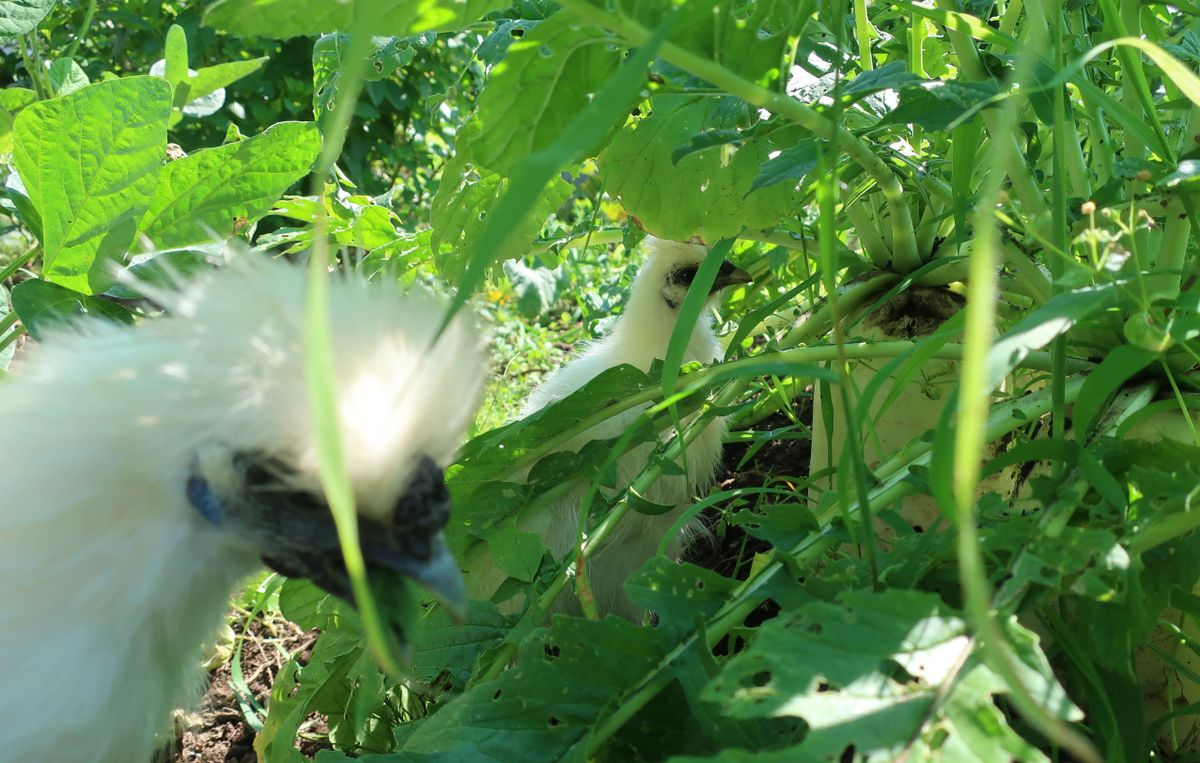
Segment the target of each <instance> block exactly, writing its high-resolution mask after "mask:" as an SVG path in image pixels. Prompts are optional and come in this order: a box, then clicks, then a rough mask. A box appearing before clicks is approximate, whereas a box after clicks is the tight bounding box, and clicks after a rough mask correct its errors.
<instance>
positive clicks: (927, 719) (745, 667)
mask: <svg viewBox="0 0 1200 763" xmlns="http://www.w3.org/2000/svg"><path fill="white" fill-rule="evenodd" d="M1022 643H1023V644H1024V642H1022ZM1028 646H1030V648H1032V649H1033V652H1034V656H1030V655H1026V654H1024V653H1022V654H1021V655H1020V657H1021V660H1020V665H1021V668H1020V669H1019V672H1021V673H1022V675H1023V677H1025V676H1026V674H1027V673H1030V672H1037V673H1038V680H1037V681H1036V682H1035V685H1034V686H1031V691H1034V692H1035V694H1037V695H1038V696H1039V697H1040V698H1042V699H1047V698H1049V701H1050V702H1051V703H1061V702H1063V701H1065V696H1064V695H1063V693H1062V691H1061V689H1060V688H1059V687H1058V686H1057V684H1056V683H1055V682H1054V679H1053V674H1052V673H1050V668H1049V664H1048V663H1046V662H1045V659H1044V657H1041V656H1040V652H1038V651H1037V648H1036V644H1033V645H1028ZM1022 648H1023V649H1024V646H1023V647H1022ZM974 649H975V645H974V643H973V641H972V639H971V638H970V634H969V631H968V629H967V626H966V623H965V622H964V621H963V619H962V617H961V616H960V615H959V614H958V613H957V612H955V611H954V610H952V609H950V608H949V607H947V606H946V605H945V604H944V603H943V602H942V601H941V600H940V599H939V598H938V597H937V596H934V595H932V594H928V593H924V592H917V591H902V590H889V591H886V592H882V593H875V592H869V591H853V592H850V593H847V594H844V595H843V597H842V600H841V603H840V604H837V605H835V604H831V603H828V602H821V601H818V602H813V603H811V604H807V605H804V606H802V607H801V608H800V609H799V610H798V611H797V612H795V613H792V614H788V615H784V616H782V617H780V618H777V619H775V620H772V621H770V622H769V623H767V624H766V625H765V626H763V627H762V628H761V629H760V630H759V633H758V635H757V637H756V638H755V639H754V641H753V643H752V645H751V646H750V648H749V649H748V650H746V651H745V652H743V653H742V654H739V655H738V656H737V657H734V658H733V659H732V660H730V661H729V663H728V664H727V665H726V667H725V669H724V670H723V671H722V672H721V674H720V675H719V676H717V678H716V679H715V680H713V682H712V683H710V684H709V686H708V687H707V688H706V690H705V696H706V697H707V699H708V700H709V701H712V702H717V703H719V704H720V705H721V706H722V707H723V708H724V709H725V711H726V712H728V713H730V714H733V715H734V716H736V717H763V716H780V715H783V716H795V717H799V718H803V719H804V720H805V721H806V722H807V723H808V726H809V731H808V735H807V736H806V737H805V739H804V742H803V743H802V744H801V745H799V747H798V750H799V751H801V752H803V753H805V754H808V755H814V756H820V757H819V759H822V760H827V759H836V758H837V756H838V755H839V754H840V753H841V751H842V750H844V749H845V748H846V747H847V746H849V745H853V746H854V749H855V752H856V754H857V755H859V756H862V758H863V759H880V760H884V759H887V760H890V759H894V758H895V757H896V756H898V755H902V754H907V755H912V754H914V753H917V755H916V758H917V759H922V760H925V759H937V758H939V757H940V758H944V759H946V760H956V761H959V760H961V761H964V762H966V761H987V762H988V763H992V762H993V761H994V762H995V763H1002V762H1003V763H1007V762H1008V761H1012V760H1020V761H1039V762H1040V761H1044V760H1045V758H1044V757H1043V756H1042V755H1041V754H1040V753H1039V752H1038V751H1037V749H1036V748H1034V747H1033V746H1032V745H1031V744H1029V743H1028V742H1026V741H1025V740H1023V739H1021V737H1020V736H1018V735H1017V734H1016V733H1015V732H1014V731H1012V730H1011V729H1010V728H1008V726H1007V724H1006V722H1005V719H1004V716H1003V715H1002V714H1001V713H1000V712H999V711H998V710H997V708H996V706H995V704H994V699H993V698H994V697H995V696H996V695H999V694H1003V693H1004V692H1005V691H1006V687H1005V685H1004V683H1003V682H1002V681H1001V680H1000V679H999V678H998V677H997V676H996V675H995V674H994V673H992V672H991V671H990V670H989V669H988V668H987V667H986V666H985V665H983V664H982V662H980V661H979V660H978V659H977V658H976V657H975V656H974ZM1029 660H1032V662H1033V664H1032V665H1030V664H1029V662H1028V661H1029ZM896 667H899V668H902V669H903V671H902V672H897V671H896ZM1043 673H1044V675H1043ZM1027 685H1028V684H1027ZM1038 692H1041V693H1040V694H1039V693H1038ZM1062 712H1066V713H1067V714H1068V715H1069V716H1070V717H1076V715H1075V713H1076V712H1077V711H1075V710H1074V708H1073V707H1071V706H1070V703H1069V702H1067V704H1066V708H1065V709H1064V710H1062ZM980 728H987V729H988V733H987V734H986V735H984V736H985V738H983V739H981V738H980V734H979V730H980Z"/></svg>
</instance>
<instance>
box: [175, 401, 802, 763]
mask: <svg viewBox="0 0 1200 763" xmlns="http://www.w3.org/2000/svg"><path fill="white" fill-rule="evenodd" d="M793 413H794V415H795V416H796V417H797V418H798V419H799V420H800V422H801V423H803V424H804V425H805V426H809V425H811V423H812V406H811V399H810V398H809V397H808V396H802V397H800V398H798V399H797V400H796V402H795V403H794V404H793ZM792 423H793V422H792V420H791V419H790V418H789V417H788V416H786V415H784V414H782V413H777V414H773V415H772V416H770V417H768V418H766V419H764V420H763V421H761V422H759V423H758V424H756V425H755V426H754V427H753V430H754V431H757V432H769V431H773V430H776V429H781V428H784V427H788V426H789V425H791V424H792ZM748 448H749V446H748V445H742V444H737V445H728V446H726V448H725V455H724V459H723V469H722V474H721V476H720V477H718V484H717V489H719V490H728V489H730V488H734V487H760V486H762V485H763V484H764V483H765V482H766V481H767V480H768V479H769V478H770V477H771V476H772V475H790V476H794V477H803V476H804V475H805V474H806V473H807V471H808V457H809V450H810V442H809V440H808V439H802V440H790V439H777V440H772V441H770V442H768V443H767V444H766V445H764V446H763V447H761V448H760V449H759V450H758V451H757V452H756V453H755V454H754V456H753V457H752V458H751V460H750V461H749V462H747V463H746V464H745V465H742V466H740V468H739V464H740V463H741V461H742V458H743V457H744V456H745V455H746V452H747V450H748ZM707 519H708V521H709V522H710V523H716V522H718V521H719V511H717V510H712V511H710V512H709V513H708V515H707ZM767 548H768V545H767V544H766V543H765V542H764V541H760V540H757V539H755V538H751V537H747V536H746V535H745V533H743V532H742V531H741V529H740V528H737V527H727V528H724V529H723V530H722V532H721V534H720V536H719V537H718V539H717V542H715V543H712V542H705V543H703V544H695V545H693V547H692V548H690V549H688V552H687V554H686V558H687V560H688V561H690V562H692V563H693V564H698V565H700V566H703V567H707V568H709V569H712V570H715V571H717V572H719V573H721V574H723V575H727V576H735V577H738V578H744V577H745V576H746V574H747V573H748V572H749V567H750V564H749V563H750V560H751V559H753V557H754V554H755V552H757V551H763V550H766V549H767ZM774 615H775V611H774V607H773V605H772V604H771V603H770V602H768V603H767V604H764V605H763V608H762V609H761V611H759V612H756V613H755V615H754V616H752V617H751V619H752V620H755V621H760V622H761V621H762V620H766V619H768V618H770V617H773V616H774ZM271 629H274V631H275V632H271ZM249 630H250V632H249V634H248V635H247V637H246V640H245V641H244V643H243V645H242V674H243V675H244V676H245V678H246V683H247V685H248V686H249V687H250V689H251V691H252V692H253V693H254V696H255V698H256V699H257V700H258V702H259V703H260V704H261V705H262V706H264V707H265V706H266V705H267V704H268V700H269V698H270V693H271V684H272V683H273V682H274V680H275V675H276V674H277V673H278V672H279V670H280V668H282V667H283V664H284V658H283V655H282V653H281V651H280V649H279V647H282V648H283V649H284V650H286V651H288V652H290V653H295V654H299V655H300V659H301V661H303V660H307V659H308V656H309V652H310V651H311V649H312V645H313V643H314V642H315V640H316V635H317V634H316V631H310V632H305V631H301V630H300V629H299V628H297V627H295V626H294V625H291V624H290V623H287V622H285V621H283V620H278V619H277V620H275V621H272V622H271V623H270V625H269V626H268V625H266V624H264V623H263V622H261V621H259V620H254V621H252V622H251V624H250V628H249ZM211 679H212V680H211V683H210V685H209V688H208V691H207V692H206V693H205V695H204V699H203V700H202V701H201V704H200V706H199V707H198V708H197V709H196V710H195V711H193V712H192V713H190V714H188V715H187V716H185V718H184V719H183V720H184V724H182V725H186V728H185V730H183V731H182V733H181V735H180V737H179V740H178V743H177V748H176V750H175V752H174V753H173V754H171V755H169V756H166V757H164V758H162V761H163V763H255V760H256V758H255V754H254V730H253V729H252V728H251V727H250V726H249V725H247V723H246V721H245V719H244V717H243V716H242V711H241V709H240V708H239V705H238V699H237V694H236V693H235V691H234V689H233V686H232V683H231V681H230V665H229V662H228V661H226V662H225V663H223V664H222V665H221V666H220V667H219V668H217V670H216V671H214V672H213V673H212V675H211ZM318 749H321V745H320V744H315V743H311V742H306V743H305V745H304V746H303V747H302V748H301V750H302V752H304V753H305V754H306V755H308V756H310V757H311V756H312V755H315V754H316V751H317V750H318Z"/></svg>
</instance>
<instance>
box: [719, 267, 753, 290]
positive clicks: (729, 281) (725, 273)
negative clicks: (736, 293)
mask: <svg viewBox="0 0 1200 763" xmlns="http://www.w3.org/2000/svg"><path fill="white" fill-rule="evenodd" d="M753 280H754V279H753V278H751V277H750V274H749V273H747V272H746V271H744V270H742V269H741V268H739V267H738V266H737V265H734V264H733V263H732V262H730V261H729V260H725V261H724V262H722V263H721V269H720V270H718V271H717V277H716V279H715V280H714V281H713V285H712V290H711V292H710V293H712V294H716V293H717V292H719V291H720V290H721V289H724V288H726V287H728V286H736V285H737V284H743V283H750V282H752V281H753Z"/></svg>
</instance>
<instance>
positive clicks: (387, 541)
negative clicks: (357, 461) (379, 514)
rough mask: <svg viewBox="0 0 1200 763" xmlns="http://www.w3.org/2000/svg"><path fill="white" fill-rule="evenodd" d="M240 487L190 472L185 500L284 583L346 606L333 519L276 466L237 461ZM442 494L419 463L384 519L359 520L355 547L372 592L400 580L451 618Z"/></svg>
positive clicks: (446, 507) (456, 592) (437, 476)
mask: <svg viewBox="0 0 1200 763" xmlns="http://www.w3.org/2000/svg"><path fill="white" fill-rule="evenodd" d="M238 459H240V464H239V466H240V467H241V469H242V470H244V475H245V476H244V485H243V486H242V489H240V490H237V491H233V492H235V493H236V494H235V495H229V494H228V493H226V492H223V491H218V490H215V489H213V488H212V487H210V485H209V484H208V482H207V481H206V480H205V479H204V478H203V477H202V476H200V475H198V474H196V473H195V472H193V474H192V476H191V477H190V478H189V480H188V484H187V497H188V501H189V502H190V503H191V504H192V506H193V507H195V508H196V510H197V511H198V512H199V513H200V514H201V515H202V516H203V517H204V518H205V519H206V520H208V521H209V522H211V523H212V524H216V525H218V526H226V529H229V530H231V531H235V532H237V533H238V534H239V535H242V536H249V538H250V539H251V540H252V541H253V542H254V543H255V545H256V546H257V548H258V549H259V553H260V555H261V557H262V560H263V562H265V563H266V564H267V566H268V567H270V568H271V569H273V570H275V571H277V572H280V573H282V574H284V575H287V576H288V577H294V578H308V579H309V580H311V581H312V582H313V583H314V584H315V585H317V586H318V587H320V588H322V589H324V590H325V591H327V592H329V593H331V594H334V595H335V596H338V597H340V598H342V599H345V600H347V601H353V595H352V592H351V588H350V580H349V576H348V575H347V572H346V566H345V563H344V561H343V558H342V551H341V546H340V544H339V541H338V534H337V528H336V526H335V524H334V522H333V515H332V514H331V513H330V511H329V507H328V506H327V505H326V504H325V501H324V499H323V497H322V496H317V495H314V494H312V493H311V492H308V491H301V490H295V489H291V488H288V487H286V486H285V485H284V484H281V481H280V480H279V474H280V471H281V467H280V466H279V464H278V463H277V462H271V461H270V460H264V459H262V458H255V457H254V456H246V455H241V456H238ZM449 517H450V494H449V492H448V491H447V489H446V483H445V480H444V478H443V476H442V470H441V469H440V468H439V467H438V466H437V464H435V463H434V462H433V461H432V460H431V459H428V458H422V459H421V461H420V462H419V464H418V465H417V467H416V469H415V471H414V474H413V477H412V479H411V480H410V483H409V486H408V488H407V489H406V491H405V493H404V495H402V496H401V497H400V499H399V500H398V501H397V502H396V503H395V505H394V506H393V509H392V516H390V517H383V518H374V517H365V516H362V515H360V516H359V522H358V533H359V543H360V547H361V549H362V554H363V560H364V561H365V562H366V566H367V577H368V580H369V581H370V582H371V587H372V589H378V588H379V586H380V585H381V584H382V585H385V586H386V585H391V584H393V583H398V582H399V581H395V580H394V579H395V578H398V577H403V578H408V579H410V580H413V581H415V582H416V583H418V584H420V585H422V586H424V587H425V588H427V589H428V590H429V591H430V592H431V593H432V594H433V595H434V597H435V598H437V599H438V601H440V602H441V603H442V604H443V605H445V606H446V607H447V609H448V610H449V611H450V612H451V613H452V614H455V615H456V616H461V614H462V612H463V611H464V610H465V607H466V585H465V584H464V583H463V579H462V575H461V574H460V573H459V570H458V566H457V564H456V563H455V561H454V557H453V556H452V555H451V553H450V550H449V548H447V546H446V541H445V537H444V535H443V532H442V530H443V528H445V526H446V522H447V521H448V520H449Z"/></svg>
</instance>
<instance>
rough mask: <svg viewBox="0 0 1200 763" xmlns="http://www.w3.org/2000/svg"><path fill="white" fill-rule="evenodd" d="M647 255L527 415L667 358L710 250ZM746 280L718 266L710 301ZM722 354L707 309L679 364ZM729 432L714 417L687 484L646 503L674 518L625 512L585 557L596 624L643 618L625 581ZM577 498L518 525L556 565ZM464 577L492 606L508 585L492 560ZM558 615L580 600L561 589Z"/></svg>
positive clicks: (706, 478)
mask: <svg viewBox="0 0 1200 763" xmlns="http://www.w3.org/2000/svg"><path fill="white" fill-rule="evenodd" d="M643 249H644V250H645V253H646V261H645V263H644V264H643V265H642V267H641V269H640V270H639V271H638V273H637V276H636V277H635V278H634V282H633V289H632V291H631V292H630V295H629V301H628V303H627V304H626V306H625V310H624V311H623V312H622V313H621V315H620V316H619V317H618V318H617V320H616V322H615V324H614V325H613V327H612V329H611V331H610V332H609V333H608V334H607V335H606V336H604V337H603V338H601V339H600V340H598V341H596V342H594V343H592V344H590V345H588V346H587V347H586V348H585V349H584V351H583V352H582V353H581V354H579V355H578V356H576V357H574V358H572V359H571V360H570V361H568V362H567V363H566V364H565V365H564V366H563V367H562V368H560V369H558V371H556V372H555V373H554V374H552V375H551V376H550V377H549V378H547V379H546V380H545V381H544V382H543V383H542V385H541V386H540V387H538V388H537V389H536V390H535V391H534V392H533V393H532V394H531V395H530V397H529V399H528V400H527V401H526V403H525V406H524V410H523V415H526V416H527V415H529V414H531V413H533V412H535V411H538V410H541V409H542V408H545V407H546V406H548V405H551V404H553V403H555V402H557V401H559V400H561V399H563V398H565V397H566V396H568V395H570V394H571V393H572V392H575V391H576V390H578V389H579V388H581V387H583V386H584V385H585V384H586V383H587V382H589V381H591V380H592V379H594V378H595V377H596V376H597V375H599V374H600V373H601V372H602V371H604V370H605V369H608V368H612V367H613V366H617V365H621V364H625V363H627V364H630V365H632V366H635V367H637V368H640V369H642V370H644V371H648V370H649V369H650V366H651V364H652V363H653V362H654V361H655V360H656V359H661V358H663V356H665V355H666V351H667V345H668V343H669V342H670V339H671V333H672V331H673V330H674V328H675V323H676V320H677V319H678V317H679V308H680V306H681V305H682V304H683V299H684V297H685V295H686V294H687V291H688V287H689V286H691V283H692V280H693V279H694V278H695V276H696V271H697V269H698V267H699V265H700V263H701V262H702V261H703V260H704V257H705V255H706V254H707V253H708V250H707V249H706V248H705V247H703V246H700V245H697V244H683V243H678V242H675V241H667V240H664V239H659V238H655V237H653V236H647V237H646V239H645V241H644V243H643ZM749 281H750V277H749V275H748V274H747V273H746V272H745V271H744V270H742V269H740V268H737V267H735V266H734V265H733V264H732V263H730V262H728V261H726V262H724V263H722V265H721V269H720V272H719V274H718V276H717V278H716V281H715V282H714V283H713V287H712V291H711V295H712V297H711V299H712V300H714V301H715V300H716V298H717V297H718V295H719V294H720V292H721V290H722V289H724V288H725V287H727V286H731V285H734V284H740V283H748V282H749ZM721 354H722V353H721V346H720V344H719V343H718V342H717V338H716V335H715V334H714V333H713V327H712V320H711V316H710V311H708V310H705V311H703V312H702V313H701V315H700V317H699V319H698V320H697V321H696V326H695V328H694V329H693V331H692V335H691V341H690V342H689V343H688V347H687V351H686V352H685V353H684V356H683V362H684V363H690V362H693V361H699V362H701V363H711V362H713V361H715V360H717V359H718V358H719V357H721ZM645 408H646V406H642V407H640V408H635V409H632V410H629V411H626V412H625V413H623V414H621V415H619V416H615V417H613V418H611V419H608V420H606V421H604V422H603V423H601V424H599V425H597V426H595V427H592V428H591V429H589V430H587V431H586V432H583V433H582V434H580V435H579V436H577V437H575V438H574V439H572V440H570V441H569V442H567V443H566V444H565V445H564V450H578V449H579V448H580V447H582V446H583V445H585V444H586V443H587V442H589V441H591V440H604V439H611V438H615V437H619V436H620V435H621V433H622V432H624V431H625V429H626V428H627V427H628V426H629V425H630V424H632V423H633V421H634V420H635V419H636V418H637V417H638V416H639V415H640V414H641V413H642V411H644V410H645ZM685 421H686V420H685ZM725 427H726V424H725V420H724V419H722V418H715V419H713V421H712V423H711V424H710V425H709V426H708V427H707V428H706V429H705V430H704V431H703V432H702V433H701V434H700V436H699V437H698V438H697V439H696V440H695V441H693V442H692V443H691V444H690V445H688V447H687V452H686V457H687V463H686V473H687V474H686V476H682V475H671V476H664V477H662V478H660V479H659V480H658V481H657V482H655V484H654V486H653V488H651V489H650V490H649V491H648V492H647V493H646V494H645V495H644V496H643V497H644V498H646V499H647V500H649V501H652V502H654V503H658V504H663V505H669V506H675V507H677V509H676V511H670V512H667V513H665V514H660V515H656V516H648V515H644V514H638V513H632V512H631V513H630V514H628V515H627V516H625V517H624V518H623V519H622V520H621V522H620V523H619V524H618V525H617V527H616V529H615V532H614V533H613V534H612V535H611V536H609V538H608V540H607V541H606V542H605V543H604V545H602V546H601V547H599V548H598V549H596V550H595V552H594V553H593V554H592V556H591V557H590V558H589V560H588V566H587V572H588V581H589V584H590V588H591V592H592V594H593V596H594V601H595V603H596V608H597V611H598V612H599V613H600V615H601V616H604V615H606V614H615V615H619V616H621V617H624V618H626V619H629V620H634V621H638V620H641V618H642V616H643V614H644V613H643V611H642V610H641V609H640V608H638V607H637V606H635V605H634V604H633V602H632V601H631V600H630V599H629V597H628V596H627V595H626V593H625V587H624V583H625V580H626V578H628V577H629V575H630V574H631V573H633V572H634V571H635V570H637V569H638V568H639V567H641V566H642V564H644V563H645V562H646V561H647V560H648V559H649V558H650V557H652V556H654V554H655V553H656V552H657V550H658V546H659V543H660V542H661V541H662V538H663V535H664V534H665V533H666V532H667V531H668V530H669V529H670V527H671V525H672V524H674V522H675V520H676V518H677V517H678V509H679V508H682V507H683V506H686V505H690V504H691V502H692V496H694V495H696V494H697V493H698V492H701V491H704V490H706V489H707V488H708V487H709V486H710V485H711V484H712V482H713V477H714V473H715V471H716V467H717V464H718V463H719V461H720V458H721V441H722V438H723V437H724V435H725ZM653 447H654V446H653V445H652V444H651V443H643V444H641V445H638V446H636V447H634V448H633V449H631V450H630V451H629V452H628V453H626V454H625V455H624V456H622V457H621V458H620V459H619V460H618V462H617V488H618V489H624V488H625V487H627V486H628V485H629V484H630V483H631V482H633V480H634V479H635V478H636V477H637V475H638V474H639V473H640V472H641V471H642V470H643V469H644V468H645V466H646V464H647V461H648V459H649V457H650V454H651V451H652V450H653ZM583 498H584V492H583V491H576V492H574V493H571V494H569V495H567V496H565V497H563V498H562V499H561V500H559V501H557V502H556V503H555V504H554V505H552V506H550V507H549V508H548V510H546V511H543V512H540V513H539V514H538V516H536V517H528V518H522V521H521V523H520V525H519V526H520V528H521V529H522V530H526V531H530V532H535V533H537V534H538V535H539V536H541V539H542V542H543V543H544V544H545V545H546V547H547V548H548V549H549V550H550V551H551V552H552V553H553V554H554V556H555V558H556V559H561V558H563V557H564V556H565V555H567V554H570V553H573V552H574V550H575V548H576V544H577V541H578V531H579V512H580V510H581V504H582V502H583ZM688 535H689V531H688V530H685V532H684V533H682V534H680V536H678V537H675V538H673V539H671V542H670V544H669V546H668V547H667V550H666V552H667V555H668V556H669V557H670V558H672V559H674V558H678V556H679V554H680V553H681V552H682V550H683V547H684V544H685V543H686V540H687V537H688ZM465 571H466V574H467V587H468V591H469V592H470V593H471V595H472V597H473V598H480V599H488V598H490V597H491V596H492V595H493V594H494V593H495V591H496V590H497V588H498V587H499V586H500V584H501V583H503V581H504V579H505V575H504V574H503V573H502V572H500V571H499V570H496V569H495V567H494V565H493V564H492V562H491V560H490V559H486V560H484V561H482V562H481V563H472V564H469V565H467V567H466V570H465ZM555 611H562V612H569V613H573V614H578V613H579V612H580V607H579V601H578V599H577V598H576V597H575V596H574V595H573V593H572V592H569V591H566V592H564V593H563V594H562V595H560V596H559V597H558V600H557V601H556V603H555Z"/></svg>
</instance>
